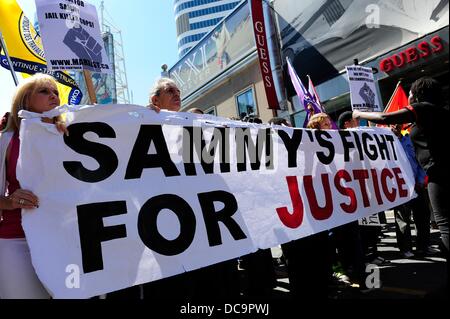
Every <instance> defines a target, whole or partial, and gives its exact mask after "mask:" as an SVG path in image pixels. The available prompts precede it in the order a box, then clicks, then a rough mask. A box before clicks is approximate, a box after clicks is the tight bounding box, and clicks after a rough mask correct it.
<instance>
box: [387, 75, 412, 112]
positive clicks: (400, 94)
mask: <svg viewBox="0 0 450 319" xmlns="http://www.w3.org/2000/svg"><path fill="white" fill-rule="evenodd" d="M408 104H409V101H408V96H407V95H406V93H405V90H403V87H402V85H401V83H400V82H398V84H397V87H396V88H395V91H394V94H392V97H391V99H390V101H389V103H388V105H387V106H386V108H385V109H384V113H393V112H397V111H400V110H401V109H403V108H405V107H406V106H407V105H408Z"/></svg>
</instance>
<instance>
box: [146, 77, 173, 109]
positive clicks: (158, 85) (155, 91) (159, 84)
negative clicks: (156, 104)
mask: <svg viewBox="0 0 450 319" xmlns="http://www.w3.org/2000/svg"><path fill="white" fill-rule="evenodd" d="M169 85H173V86H175V87H177V88H178V85H177V83H176V82H175V81H174V80H172V79H170V78H160V79H159V80H158V81H156V82H155V84H154V85H153V87H152V89H151V90H150V103H151V102H152V97H154V96H159V94H160V93H161V90H163V89H165V88H166V87H167V86H169Z"/></svg>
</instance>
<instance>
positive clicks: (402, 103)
mask: <svg viewBox="0 0 450 319" xmlns="http://www.w3.org/2000/svg"><path fill="white" fill-rule="evenodd" d="M408 104H409V100H408V96H407V95H406V93H405V90H403V87H402V85H401V82H398V84H397V87H396V88H395V91H394V94H392V97H391V99H390V100H389V103H388V105H387V106H386V108H385V109H384V111H383V112H384V113H393V112H397V111H400V110H401V109H404V108H405V107H406V106H407V105H408ZM377 126H378V127H386V126H387V125H383V124H378V125H377ZM408 128H409V125H408V124H404V125H403V127H402V131H404V130H407V129H408Z"/></svg>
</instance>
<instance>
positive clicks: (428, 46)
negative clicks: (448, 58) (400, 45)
mask: <svg viewBox="0 0 450 319" xmlns="http://www.w3.org/2000/svg"><path fill="white" fill-rule="evenodd" d="M443 50H444V43H443V40H442V38H441V37H440V36H435V37H433V38H431V40H429V41H422V42H420V43H418V44H417V45H416V46H414V47H410V48H407V49H406V50H403V51H401V52H398V53H396V54H394V55H392V56H390V57H387V58H385V59H383V60H381V61H380V70H381V71H383V72H387V73H389V72H392V71H394V70H396V69H400V68H402V67H404V66H405V65H407V64H412V63H414V62H416V61H419V60H421V59H425V58H427V57H429V56H431V55H433V54H436V53H439V52H442V51H443Z"/></svg>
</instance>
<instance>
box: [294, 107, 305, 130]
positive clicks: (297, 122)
mask: <svg viewBox="0 0 450 319" xmlns="http://www.w3.org/2000/svg"><path fill="white" fill-rule="evenodd" d="M292 118H293V119H294V121H293V122H292V124H293V125H294V127H303V125H304V124H305V120H306V112H305V111H304V110H302V111H300V112H298V113H295V114H294V115H293V116H292Z"/></svg>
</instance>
